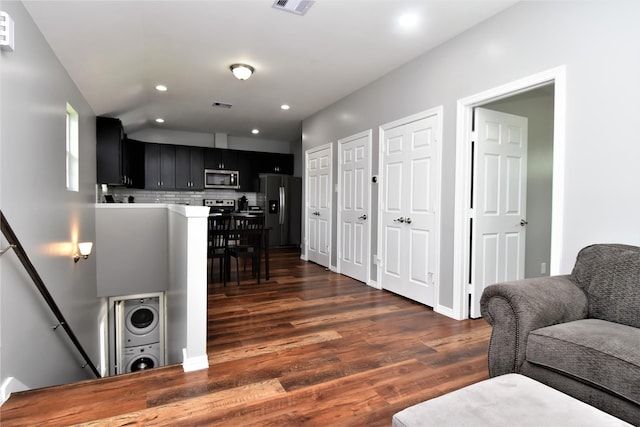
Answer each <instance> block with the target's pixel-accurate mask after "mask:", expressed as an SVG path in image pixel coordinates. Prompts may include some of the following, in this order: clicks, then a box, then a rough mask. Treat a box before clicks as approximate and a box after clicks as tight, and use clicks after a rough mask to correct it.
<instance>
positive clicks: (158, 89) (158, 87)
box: [156, 85, 167, 92]
mask: <svg viewBox="0 0 640 427" xmlns="http://www.w3.org/2000/svg"><path fill="white" fill-rule="evenodd" d="M156 90H157V91H158V92H166V91H167V87H166V86H165V85H157V86H156Z"/></svg>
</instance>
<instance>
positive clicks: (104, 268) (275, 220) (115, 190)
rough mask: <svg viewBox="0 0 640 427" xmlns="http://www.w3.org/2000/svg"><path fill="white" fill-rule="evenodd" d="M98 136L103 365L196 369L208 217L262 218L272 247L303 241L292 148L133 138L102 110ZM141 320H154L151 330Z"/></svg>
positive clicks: (202, 335) (202, 334) (202, 331)
mask: <svg viewBox="0 0 640 427" xmlns="http://www.w3.org/2000/svg"><path fill="white" fill-rule="evenodd" d="M96 136H97V145H96V160H97V168H96V172H97V181H96V182H97V185H96V200H95V201H96V249H95V253H96V259H97V285H98V296H100V297H105V298H108V299H109V309H108V317H109V331H108V340H107V341H108V348H109V354H110V366H109V372H110V373H111V374H119V373H126V372H135V371H136V370H143V369H149V368H153V367H156V366H162V365H164V364H171V363H180V362H181V363H182V364H183V367H184V369H185V370H186V371H188V370H197V369H203V368H204V367H206V365H207V364H208V362H207V358H206V316H207V314H206V312H207V306H206V301H207V298H206V295H207V283H208V281H209V277H208V274H207V265H208V260H207V258H208V251H207V247H208V245H209V242H208V238H207V236H208V235H209V233H208V228H209V225H210V224H211V221H210V219H211V218H213V217H216V216H219V215H222V214H232V215H235V216H264V226H265V229H266V230H268V235H267V236H266V238H265V241H266V242H268V246H269V247H271V248H274V247H300V243H301V241H300V239H301V206H302V199H301V197H302V179H301V178H300V177H296V176H293V175H294V172H295V162H294V154H293V153H291V152H289V153H282V152H273V151H271V152H268V151H257V150H256V148H260V147H257V146H256V145H257V144H256V143H254V145H253V146H250V145H249V146H247V145H245V146H242V147H240V145H241V144H240V143H239V142H237V141H236V140H233V141H228V140H227V137H226V135H224V136H223V137H222V138H221V137H220V135H218V134H216V135H215V137H213V135H212V137H213V138H211V139H212V141H211V142H212V143H210V144H201V145H183V144H178V143H176V142H181V141H180V140H181V138H182V137H185V136H187V137H188V133H187V132H183V133H181V134H180V135H178V136H179V137H180V138H175V137H174V138H173V140H171V141H159V140H160V139H161V138H158V137H156V136H153V135H152V136H147V135H142V136H141V137H139V139H133V138H130V137H129V136H128V135H127V134H125V133H124V129H123V126H122V123H121V121H120V120H119V119H116V118H108V117H97V119H96ZM161 136H162V135H161ZM187 139H188V138H187ZM229 139H232V138H229ZM220 140H222V141H223V142H226V144H218V143H216V142H220ZM229 142H231V144H230V143H229ZM241 142H242V141H241ZM258 142H259V141H258ZM187 143H189V141H187ZM233 143H235V145H234V144H233ZM221 145H223V146H221ZM225 145H226V147H224V146H225ZM291 145H292V146H293V145H294V144H291ZM229 146H233V147H234V148H229ZM298 172H299V171H298ZM268 254H269V250H268V248H267V250H266V251H265V255H266V257H265V263H266V273H267V274H268V262H267V261H266V260H267V259H268ZM267 277H268V276H267ZM148 319H157V322H155V323H153V324H154V325H156V326H154V328H153V329H152V330H151V329H150V330H149V331H147V326H146V322H147V320H148ZM136 320H140V322H141V325H142V326H140V327H138V328H137V329H136V328H135V327H134V326H136V322H135V321H136ZM149 328H150V326H149ZM185 331H186V334H185ZM132 337H133V339H132Z"/></svg>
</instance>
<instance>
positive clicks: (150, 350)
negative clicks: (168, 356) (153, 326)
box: [122, 343, 162, 373]
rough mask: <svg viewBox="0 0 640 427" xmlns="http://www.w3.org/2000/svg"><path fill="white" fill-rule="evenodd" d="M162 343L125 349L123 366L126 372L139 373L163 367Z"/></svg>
mask: <svg viewBox="0 0 640 427" xmlns="http://www.w3.org/2000/svg"><path fill="white" fill-rule="evenodd" d="M161 360H162V358H161V349H160V343H154V344H146V345H139V346H137V347H126V348H125V349H124V354H123V359H122V364H123V366H124V372H125V373H129V372H137V371H144V370H146V369H151V368H157V367H158V366H160V365H161Z"/></svg>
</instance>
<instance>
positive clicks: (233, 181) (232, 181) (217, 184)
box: [204, 169, 240, 190]
mask: <svg viewBox="0 0 640 427" xmlns="http://www.w3.org/2000/svg"><path fill="white" fill-rule="evenodd" d="M204 188H226V189H229V190H238V189H240V173H239V172H238V171H227V170H218V169H205V170H204Z"/></svg>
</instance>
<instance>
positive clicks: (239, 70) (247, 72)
mask: <svg viewBox="0 0 640 427" xmlns="http://www.w3.org/2000/svg"><path fill="white" fill-rule="evenodd" d="M229 68H230V69H231V72H232V73H233V75H234V76H236V79H238V80H247V79H248V78H249V77H251V75H252V74H253V72H254V71H255V69H254V68H253V67H252V66H251V65H247V64H232V65H231V66H230V67H229Z"/></svg>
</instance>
